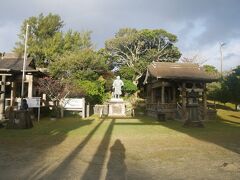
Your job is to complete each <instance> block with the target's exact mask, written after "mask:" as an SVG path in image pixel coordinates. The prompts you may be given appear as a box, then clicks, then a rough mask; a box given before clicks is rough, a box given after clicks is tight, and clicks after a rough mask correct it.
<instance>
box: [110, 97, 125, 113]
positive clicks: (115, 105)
mask: <svg viewBox="0 0 240 180" xmlns="http://www.w3.org/2000/svg"><path fill="white" fill-rule="evenodd" d="M108 106H109V108H108V116H126V103H125V102H124V101H123V99H121V98H112V99H110V101H109V102H108Z"/></svg>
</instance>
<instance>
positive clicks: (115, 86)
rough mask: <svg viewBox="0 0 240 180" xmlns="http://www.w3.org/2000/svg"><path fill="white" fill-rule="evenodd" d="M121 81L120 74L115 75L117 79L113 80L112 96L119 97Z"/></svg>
mask: <svg viewBox="0 0 240 180" xmlns="http://www.w3.org/2000/svg"><path fill="white" fill-rule="evenodd" d="M123 85H124V84H123V81H122V80H121V79H120V76H117V79H115V80H114V81H113V97H114V98H120V95H121V94H122V86H123Z"/></svg>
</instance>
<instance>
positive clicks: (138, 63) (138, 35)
mask: <svg viewBox="0 0 240 180" xmlns="http://www.w3.org/2000/svg"><path fill="white" fill-rule="evenodd" d="M176 42H177V37H176V36H175V35H173V34H171V33H169V32H167V31H165V30H162V29H155V30H149V29H143V30H136V29H131V28H123V29H120V30H119V31H118V32H117V33H116V35H115V37H114V38H112V39H110V40H108V41H106V42H105V50H106V53H108V55H109V57H110V58H111V60H112V61H113V63H115V65H119V66H122V67H128V68H131V69H132V70H133V71H134V78H133V82H134V83H135V84H137V83H138V82H137V81H138V79H139V78H140V77H141V76H142V74H143V72H144V71H145V70H146V66H147V65H148V64H150V63H151V62H152V61H167V62H175V61H177V60H178V59H179V58H180V56H181V54H180V52H179V50H178V48H177V47H175V46H174V45H173V44H174V43H176Z"/></svg>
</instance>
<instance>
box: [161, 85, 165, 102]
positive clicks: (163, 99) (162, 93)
mask: <svg viewBox="0 0 240 180" xmlns="http://www.w3.org/2000/svg"><path fill="white" fill-rule="evenodd" d="M164 91H165V87H164V86H162V88H161V103H162V104H164V103H165V95H164Z"/></svg>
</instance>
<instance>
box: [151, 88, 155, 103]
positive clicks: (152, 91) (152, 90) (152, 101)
mask: <svg viewBox="0 0 240 180" xmlns="http://www.w3.org/2000/svg"><path fill="white" fill-rule="evenodd" d="M154 95H155V89H154V88H151V103H154V98H155V97H154Z"/></svg>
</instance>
